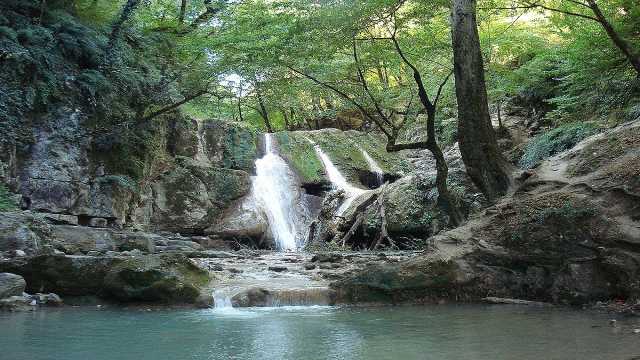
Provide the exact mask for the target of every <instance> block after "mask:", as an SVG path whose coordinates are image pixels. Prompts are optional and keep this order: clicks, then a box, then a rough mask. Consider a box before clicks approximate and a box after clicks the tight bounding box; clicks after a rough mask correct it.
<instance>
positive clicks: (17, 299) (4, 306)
mask: <svg viewBox="0 0 640 360" xmlns="http://www.w3.org/2000/svg"><path fill="white" fill-rule="evenodd" d="M35 309H36V306H34V305H32V300H31V299H30V298H29V297H27V296H11V297H8V298H5V299H0V311H32V310H35Z"/></svg>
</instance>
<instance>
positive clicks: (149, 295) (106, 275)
mask: <svg viewBox="0 0 640 360" xmlns="http://www.w3.org/2000/svg"><path fill="white" fill-rule="evenodd" d="M0 272H11V273H14V274H19V275H21V276H22V277H24V279H25V280H26V282H27V292H30V293H32V292H33V293H36V292H55V293H56V294H59V295H62V296H98V297H101V298H105V299H114V300H118V301H122V302H162V303H193V302H195V301H196V299H197V298H198V296H199V295H200V289H201V288H202V287H203V286H204V285H206V284H207V282H208V281H209V276H208V273H207V272H205V271H204V270H202V269H200V268H199V267H198V266H196V265H195V264H194V263H193V262H192V261H191V260H190V259H189V258H187V257H186V256H184V255H180V254H161V255H146V256H137V257H120V256H105V257H98V256H69V255H40V256H35V257H30V258H21V259H11V260H8V259H5V260H2V261H0Z"/></svg>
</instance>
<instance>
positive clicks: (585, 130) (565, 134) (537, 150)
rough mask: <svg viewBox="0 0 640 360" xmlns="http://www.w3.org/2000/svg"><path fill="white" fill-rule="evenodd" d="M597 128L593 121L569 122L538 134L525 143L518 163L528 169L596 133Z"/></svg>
mask: <svg viewBox="0 0 640 360" xmlns="http://www.w3.org/2000/svg"><path fill="white" fill-rule="evenodd" d="M597 129H598V128H597V126H596V125H595V124H593V123H571V124H566V125H562V126H560V127H557V128H555V129H553V130H550V131H548V132H546V133H544V134H541V135H538V136H536V137H535V138H534V139H533V140H531V141H530V142H529V144H528V145H527V148H526V149H525V152H524V155H523V156H522V158H521V159H520V162H519V165H520V167H521V168H523V169H530V168H532V167H534V166H536V165H537V164H538V163H540V161H542V160H543V159H546V158H548V157H549V156H552V155H555V154H557V153H559V152H561V151H564V150H567V149H570V148H572V147H573V146H575V145H576V144H577V143H578V142H580V141H581V140H582V139H584V138H586V137H587V136H589V135H593V134H594V133H596V131H597Z"/></svg>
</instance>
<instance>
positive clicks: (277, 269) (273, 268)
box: [269, 266, 289, 272]
mask: <svg viewBox="0 0 640 360" xmlns="http://www.w3.org/2000/svg"><path fill="white" fill-rule="evenodd" d="M269 271H273V272H285V271H289V269H288V268H287V267H286V266H269Z"/></svg>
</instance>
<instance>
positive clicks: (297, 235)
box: [252, 134, 306, 251]
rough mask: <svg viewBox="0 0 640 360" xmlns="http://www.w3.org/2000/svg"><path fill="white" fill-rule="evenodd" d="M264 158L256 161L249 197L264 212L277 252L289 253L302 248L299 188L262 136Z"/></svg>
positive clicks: (302, 212) (267, 136) (302, 214)
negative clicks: (255, 201)
mask: <svg viewBox="0 0 640 360" xmlns="http://www.w3.org/2000/svg"><path fill="white" fill-rule="evenodd" d="M264 139H265V150H266V151H265V155H264V156H263V157H262V158H260V159H258V160H256V163H255V164H256V176H255V177H254V178H253V189H252V191H253V194H254V196H255V197H256V200H257V203H258V206H260V207H261V209H262V210H263V211H264V213H265V215H266V217H267V221H268V222H269V229H270V231H271V234H272V235H273V239H274V240H275V242H276V246H277V248H278V250H288V251H293V250H296V249H298V248H299V247H300V246H302V245H303V239H304V235H305V226H304V222H305V221H304V219H305V212H306V209H305V208H304V206H303V204H302V203H301V200H300V199H301V196H302V195H301V193H300V188H299V187H298V186H297V184H296V183H295V181H294V179H295V176H294V174H293V172H292V171H291V169H290V168H289V165H287V163H286V161H284V159H283V158H282V157H280V156H279V155H278V154H277V153H276V152H275V151H274V149H273V138H272V135H271V134H265V138H264Z"/></svg>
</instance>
